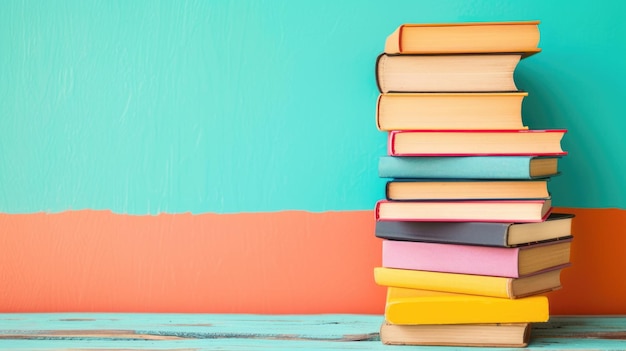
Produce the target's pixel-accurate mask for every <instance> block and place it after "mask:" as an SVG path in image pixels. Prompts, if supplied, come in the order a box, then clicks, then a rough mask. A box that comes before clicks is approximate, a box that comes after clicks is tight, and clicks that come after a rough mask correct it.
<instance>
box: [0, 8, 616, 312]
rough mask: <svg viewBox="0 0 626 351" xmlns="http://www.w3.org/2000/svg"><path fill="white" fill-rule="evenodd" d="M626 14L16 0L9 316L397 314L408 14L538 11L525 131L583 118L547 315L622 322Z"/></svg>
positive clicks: (11, 52) (6, 109) (5, 22)
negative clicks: (388, 287)
mask: <svg viewBox="0 0 626 351" xmlns="http://www.w3.org/2000/svg"><path fill="white" fill-rule="evenodd" d="M625 10H626V5H625V4H623V3H621V2H617V3H615V4H613V3H610V2H598V3H594V4H593V6H589V2H587V1H551V2H545V1H533V0H529V1H524V2H509V1H462V0H447V1H384V2H378V1H365V2H363V1H330V0H321V1H319V0H318V1H288V0H284V1H283V0H271V1H270V0H268V1H260V0H259V1H252V0H250V1H236V2H229V1H132V2H129V1H106V2H101V1H78V0H76V1H16V0H7V1H2V2H0V228H2V230H1V231H0V250H1V253H2V255H1V257H0V277H2V278H1V279H3V284H2V287H1V288H0V311H67V310H83V311H87V310H88V311H113V310H121V311H204V312H206V311H208V312H211V311H220V312H233V311H234V312H268V313H269V312H274V313H283V312H284V313H287V312H333V311H336V312H359V313H380V312H382V308H383V299H384V289H382V288H380V287H377V286H375V284H374V283H373V276H372V268H373V267H374V266H376V265H378V264H379V263H380V243H379V241H378V240H377V239H375V238H374V237H373V236H374V234H373V212H372V208H373V205H374V203H375V202H376V200H378V199H380V198H382V197H383V196H384V195H383V187H384V186H383V184H384V180H382V179H379V178H378V177H377V168H376V167H377V163H376V162H377V158H378V156H379V155H382V154H384V152H385V135H384V133H381V132H379V131H377V130H376V127H375V124H374V105H375V100H376V96H377V95H378V91H377V90H376V85H375V81H374V75H373V66H374V60H375V58H376V56H377V55H378V54H379V53H380V52H381V51H382V47H383V44H384V40H385V38H386V37H387V35H388V34H390V33H391V32H392V31H393V30H394V29H395V28H396V27H397V26H398V25H399V24H401V23H406V22H453V21H499V20H524V19H539V20H541V21H542V24H541V26H540V29H541V35H542V37H541V42H540V47H541V48H542V49H543V51H542V52H541V53H540V54H537V55H534V56H532V57H530V58H528V59H526V60H524V61H522V63H521V64H520V66H519V67H518V70H517V71H516V80H517V82H518V85H519V86H520V88H521V89H524V90H527V91H528V92H529V96H528V98H527V99H526V100H525V102H524V110H523V113H524V119H525V122H526V123H527V124H528V125H529V126H530V127H531V128H566V129H568V130H569V132H568V134H567V135H566V137H565V139H564V142H563V147H564V148H565V149H566V150H568V151H569V153H570V154H569V155H568V156H567V157H566V158H564V159H563V160H562V162H561V163H560V168H561V172H562V175H560V176H559V177H556V178H554V179H553V181H552V182H551V184H550V186H551V192H552V195H553V203H554V204H555V205H556V206H557V207H558V208H559V209H562V210H568V211H572V212H575V213H576V214H577V219H576V220H575V225H574V231H575V233H574V235H575V236H576V241H575V244H574V253H573V258H572V260H573V263H574V266H573V267H572V268H570V269H568V270H566V272H565V273H564V277H563V279H564V281H563V284H564V288H563V289H562V290H561V291H559V292H556V293H553V295H552V298H551V303H552V309H553V310H552V312H553V313H626V298H625V297H624V296H626V283H624V282H623V280H622V279H621V275H620V272H619V271H620V268H621V267H623V266H624V265H625V264H626V258H624V257H623V255H621V253H620V250H619V248H620V247H621V246H620V245H623V244H626V239H625V238H626V235H624V234H626V233H625V229H624V225H623V224H624V222H625V221H626V215H625V212H624V209H626V182H624V181H623V176H622V175H623V174H624V173H625V172H624V171H625V169H624V168H625V167H626V163H624V162H621V161H620V158H619V156H618V155H617V154H616V153H617V152H619V151H621V150H624V149H625V146H626V141H625V140H624V138H623V136H622V135H621V134H622V130H623V129H624V127H625V126H626V121H625V120H624V118H623V115H624V107H623V103H622V100H623V97H624V96H625V88H624V85H623V81H624V79H626V74H625V72H626V69H625V68H624V64H623V63H622V58H623V57H624V54H625V53H626V48H625V46H626V41H625V40H624V39H623V36H622V35H621V33H624V30H625V28H624V27H625V24H624V22H623V21H622V18H621V16H622V14H623V13H624V12H625ZM620 224H621V225H620ZM610 254H614V255H610ZM294 281H297V282H298V283H297V284H294V283H293V282H294ZM589 297H593V298H596V301H598V302H597V303H590V304H585V305H582V304H581V303H580V302H579V301H580V299H582V298H585V299H588V298H589ZM311 301H314V302H311Z"/></svg>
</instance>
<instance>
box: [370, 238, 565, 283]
mask: <svg viewBox="0 0 626 351" xmlns="http://www.w3.org/2000/svg"><path fill="white" fill-rule="evenodd" d="M571 241H572V237H571V236H570V237H567V238H564V239H558V240H552V241H548V242H542V243H535V244H532V245H526V246H520V247H506V248H503V247H489V246H472V245H457V244H440V243H427V242H410V241H395V240H383V255H382V256H383V267H387V268H400V269H414V270H423V271H433V272H448V273H461V274H477V275H488V276H496V277H509V278H519V277H523V276H527V275H532V274H536V273H539V272H543V271H547V270H551V269H555V268H557V267H566V266H568V265H569V263H570V247H571Z"/></svg>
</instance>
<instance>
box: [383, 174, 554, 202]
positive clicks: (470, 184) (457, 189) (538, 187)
mask: <svg viewBox="0 0 626 351" xmlns="http://www.w3.org/2000/svg"><path fill="white" fill-rule="evenodd" d="M548 180H549V178H543V179H535V180H500V179H498V180H475V179H474V180H473V179H395V180H390V181H388V182H387V183H386V185H385V197H386V198H387V200H502V199H547V198H549V197H550V192H549V191H548Z"/></svg>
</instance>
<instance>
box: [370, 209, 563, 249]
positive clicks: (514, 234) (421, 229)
mask: <svg viewBox="0 0 626 351" xmlns="http://www.w3.org/2000/svg"><path fill="white" fill-rule="evenodd" d="M573 218H574V215H573V214H569V213H552V214H550V216H549V217H548V218H547V219H546V220H545V221H543V222H535V223H497V222H494V223H492V222H409V221H377V222H376V230H375V234H376V237H378V238H381V239H388V240H402V241H423V242H435V243H449V244H467V245H482V246H498V247H515V246H520V245H527V244H530V243H535V242H541V241H547V240H554V239H558V238H565V237H569V236H571V234H572V230H571V229H572V219H573Z"/></svg>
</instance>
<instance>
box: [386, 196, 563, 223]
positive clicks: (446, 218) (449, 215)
mask: <svg viewBox="0 0 626 351" xmlns="http://www.w3.org/2000/svg"><path fill="white" fill-rule="evenodd" d="M551 211H552V200H551V199H544V200H419V201H390V200H379V201H378V202H377V203H376V207H375V215H376V220H378V221H389V220H391V221H421V222H438V221H442V222H543V221H544V220H546V219H547V218H548V216H549V215H550V212H551Z"/></svg>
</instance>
